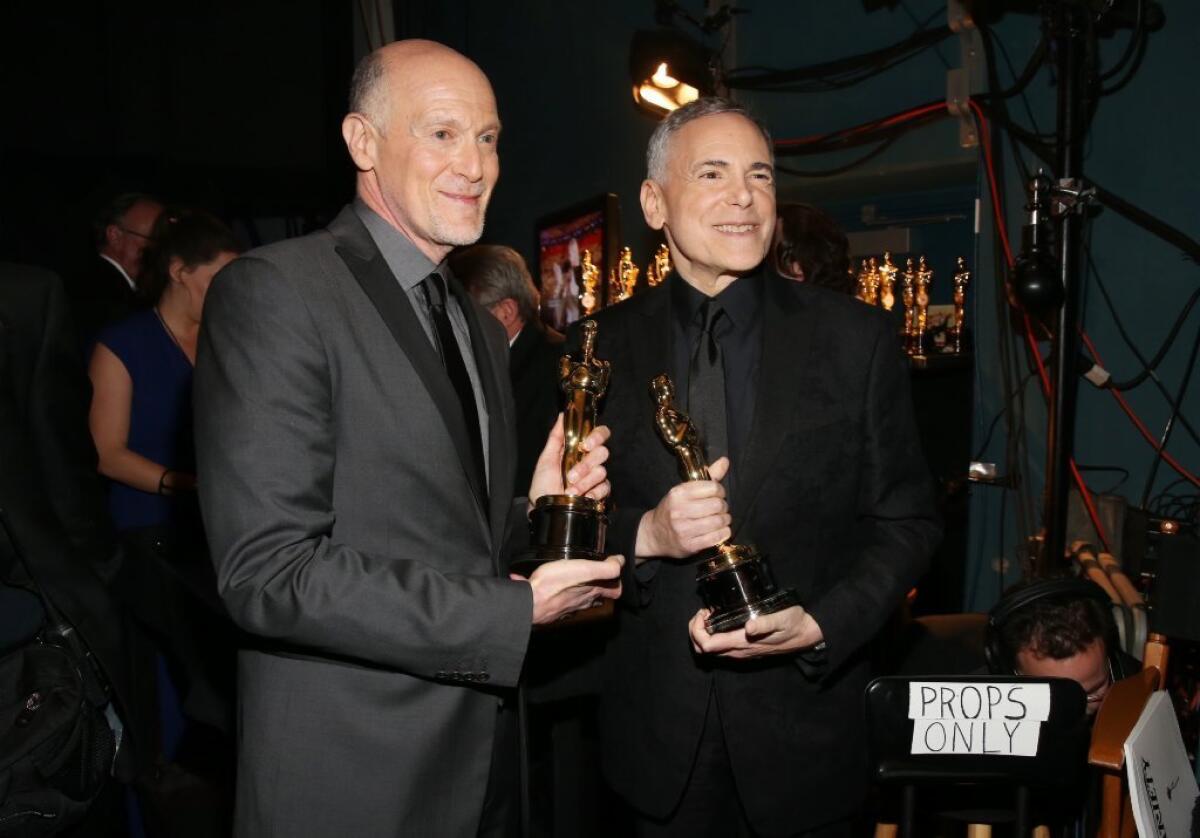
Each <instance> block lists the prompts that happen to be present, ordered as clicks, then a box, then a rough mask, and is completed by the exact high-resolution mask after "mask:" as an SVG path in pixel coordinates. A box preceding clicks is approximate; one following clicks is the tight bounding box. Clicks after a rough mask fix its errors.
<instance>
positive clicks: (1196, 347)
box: [1141, 328, 1200, 509]
mask: <svg viewBox="0 0 1200 838" xmlns="http://www.w3.org/2000/svg"><path fill="white" fill-rule="evenodd" d="M1198 353H1200V328H1197V329H1196V340H1195V342H1194V343H1193V344H1192V354H1191V356H1190V357H1189V358H1188V362H1187V366H1186V367H1184V368H1183V378H1182V379H1181V380H1180V382H1179V394H1178V395H1177V396H1175V401H1174V402H1172V403H1171V416H1170V418H1168V419H1167V424H1166V426H1164V427H1163V432H1162V437H1161V438H1160V439H1159V440H1158V449H1157V451H1156V452H1155V456H1154V462H1153V463H1151V465H1150V474H1149V475H1148V476H1147V477H1146V487H1145V488H1144V489H1143V490H1142V504H1141V505H1142V508H1143V509H1145V508H1146V501H1147V500H1149V498H1150V490H1151V489H1152V488H1153V487H1154V478H1155V476H1156V475H1157V474H1158V464H1159V463H1160V462H1162V459H1163V452H1164V451H1166V450H1167V443H1168V442H1170V440H1171V432H1172V431H1174V430H1175V418H1176V417H1177V416H1179V406H1180V405H1182V404H1183V397H1184V394H1186V393H1187V389H1188V384H1189V383H1190V382H1191V380H1192V371H1193V370H1194V369H1195V368H1196V356H1197V354H1198Z"/></svg>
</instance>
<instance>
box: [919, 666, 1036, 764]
mask: <svg viewBox="0 0 1200 838" xmlns="http://www.w3.org/2000/svg"><path fill="white" fill-rule="evenodd" d="M908 717H909V718H910V719H912V720H913V738H912V747H911V753H914V754H997V755H1004V756H1023V757H1032V756H1037V745H1038V737H1039V735H1040V734H1041V729H1042V722H1044V721H1046V719H1048V718H1050V685H1049V684H1037V683H1030V684H1022V683H1012V682H1007V683H998V684H989V683H986V682H974V683H958V682H954V681H913V682H911V683H910V684H909V687H908Z"/></svg>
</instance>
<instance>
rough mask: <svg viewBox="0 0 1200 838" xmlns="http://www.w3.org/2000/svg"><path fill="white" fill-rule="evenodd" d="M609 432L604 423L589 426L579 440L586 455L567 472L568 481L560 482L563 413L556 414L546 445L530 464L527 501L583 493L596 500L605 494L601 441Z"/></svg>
mask: <svg viewBox="0 0 1200 838" xmlns="http://www.w3.org/2000/svg"><path fill="white" fill-rule="evenodd" d="M609 434H610V431H609V430H608V427H607V426H606V425H600V426H598V427H596V428H593V429H592V432H591V433H590V434H588V435H587V438H585V439H584V440H583V450H585V451H587V455H586V456H585V457H584V458H583V459H582V460H580V461H579V462H578V463H576V464H575V467H574V468H572V469H571V471H570V472H569V473H568V474H567V478H568V485H566V486H564V485H563V484H562V457H563V445H564V444H565V443H564V439H565V438H564V435H563V417H562V414H561V413H560V414H558V420H557V421H555V423H554V427H553V428H551V429H550V436H548V437H547V438H546V446H545V447H544V448H543V449H542V453H541V454H539V455H538V460H537V465H536V466H534V467H533V479H532V480H530V482H529V502H530V504H532V503H533V502H534V501H535V500H537V499H538V498H540V497H541V496H542V495H587V496H588V497H589V498H595V499H596V500H602V499H603V498H606V497H608V493H609V491H610V489H611V488H612V487H611V486H610V485H609V482H608V472H607V471H606V470H605V468H604V462H605V460H607V459H608V449H607V448H605V447H604V443H605V442H607V441H608V437H609ZM530 508H532V506H531V507H530Z"/></svg>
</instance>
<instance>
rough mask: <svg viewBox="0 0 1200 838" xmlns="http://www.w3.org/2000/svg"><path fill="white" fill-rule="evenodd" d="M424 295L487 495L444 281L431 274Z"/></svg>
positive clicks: (470, 394) (470, 392)
mask: <svg viewBox="0 0 1200 838" xmlns="http://www.w3.org/2000/svg"><path fill="white" fill-rule="evenodd" d="M421 290H422V291H423V292H424V293H425V302H426V303H427V304H428V305H429V314H430V316H431V317H432V318H433V330H434V331H435V332H436V333H437V342H438V346H439V348H440V350H441V355H442V365H443V366H445V368H446V374H447V375H448V376H450V383H451V384H453V385H454V391H455V392H456V393H457V394H458V402H459V405H460V406H461V407H462V413H463V420H464V421H465V422H466V423H467V437H468V439H469V440H470V443H471V455H472V456H473V457H474V459H475V467H476V469H477V473H478V475H479V478H480V480H479V485H480V486H481V487H483V492H484V496H485V497H486V496H487V480H486V479H484V475H485V474H486V471H485V469H484V467H483V463H484V459H483V440H482V439H481V438H480V434H479V412H478V409H477V407H476V405H475V388H474V387H472V386H471V376H470V375H468V374H467V365H466V363H464V362H463V356H462V351H461V350H460V349H459V348H458V340H457V339H456V338H455V337H454V327H453V326H451V325H450V318H449V316H447V314H446V281H445V280H444V279H443V278H442V275H441V274H439V273H437V272H434V273H431V274H430V275H429V276H427V277H425V280H424V282H422V283H421Z"/></svg>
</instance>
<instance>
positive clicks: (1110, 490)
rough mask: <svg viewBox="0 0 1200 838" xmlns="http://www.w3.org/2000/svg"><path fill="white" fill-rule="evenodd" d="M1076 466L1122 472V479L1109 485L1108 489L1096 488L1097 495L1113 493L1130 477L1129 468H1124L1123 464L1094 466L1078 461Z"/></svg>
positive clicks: (1082, 468)
mask: <svg viewBox="0 0 1200 838" xmlns="http://www.w3.org/2000/svg"><path fill="white" fill-rule="evenodd" d="M1075 468H1077V469H1079V470H1080V471H1116V472H1120V473H1121V479H1120V480H1118V481H1117V482H1116V483H1114V484H1113V485H1112V486H1109V487H1108V488H1107V489H1100V490H1096V492H1095V494H1097V495H1111V494H1112V493H1113V492H1115V491H1116V490H1117V489H1119V488H1121V485H1122V484H1124V482H1125V481H1126V480H1128V479H1129V469H1127V468H1122V467H1121V466H1092V465H1083V464H1082V463H1076V464H1075Z"/></svg>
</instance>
